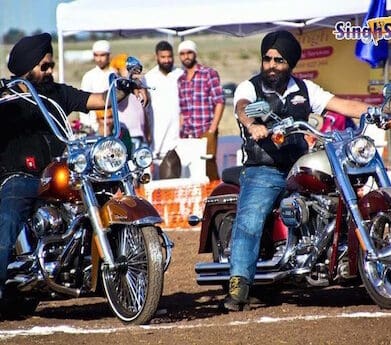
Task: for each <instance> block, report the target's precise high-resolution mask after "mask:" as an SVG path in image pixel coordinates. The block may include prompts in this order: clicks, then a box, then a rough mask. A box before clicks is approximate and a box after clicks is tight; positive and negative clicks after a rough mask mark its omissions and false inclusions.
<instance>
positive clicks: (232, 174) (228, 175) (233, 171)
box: [221, 165, 243, 186]
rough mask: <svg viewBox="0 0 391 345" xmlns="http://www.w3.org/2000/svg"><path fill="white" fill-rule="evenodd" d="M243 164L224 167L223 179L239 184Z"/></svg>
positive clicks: (226, 181)
mask: <svg viewBox="0 0 391 345" xmlns="http://www.w3.org/2000/svg"><path fill="white" fill-rule="evenodd" d="M242 168H243V166H242V165H239V166H234V167H229V168H227V169H224V170H223V172H222V174H221V179H222V180H223V182H225V183H230V184H235V185H237V186H239V176H240V172H241V171H242Z"/></svg>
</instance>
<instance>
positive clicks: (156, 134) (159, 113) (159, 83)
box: [144, 66, 183, 156]
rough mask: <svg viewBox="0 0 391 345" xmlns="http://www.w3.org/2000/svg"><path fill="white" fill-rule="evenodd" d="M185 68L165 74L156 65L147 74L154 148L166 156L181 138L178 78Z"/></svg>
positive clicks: (157, 152)
mask: <svg viewBox="0 0 391 345" xmlns="http://www.w3.org/2000/svg"><path fill="white" fill-rule="evenodd" d="M182 73H183V70H182V69H180V68H173V70H172V71H171V72H170V73H168V74H167V75H164V74H163V73H162V72H161V71H160V70H159V66H155V67H154V68H152V69H151V70H150V71H149V72H148V73H146V74H145V77H144V78H145V82H146V84H147V85H148V86H149V87H150V88H151V89H149V90H148V91H149V94H150V100H151V105H150V106H149V107H148V112H149V116H150V121H151V128H152V150H153V153H154V155H155V156H156V155H157V154H159V153H160V154H161V155H162V156H164V154H165V153H167V151H169V150H172V149H174V148H175V147H176V146H177V144H178V140H179V114H180V108H179V97H178V84H177V81H178V78H179V77H180V76H181V75H182Z"/></svg>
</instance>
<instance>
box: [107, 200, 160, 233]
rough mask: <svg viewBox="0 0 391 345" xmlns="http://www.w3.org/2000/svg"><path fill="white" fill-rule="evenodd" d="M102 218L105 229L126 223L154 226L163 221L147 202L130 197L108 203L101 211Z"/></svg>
mask: <svg viewBox="0 0 391 345" xmlns="http://www.w3.org/2000/svg"><path fill="white" fill-rule="evenodd" d="M100 216H101V220H102V224H103V226H104V227H109V226H110V225H111V224H125V223H133V224H142V225H154V224H156V223H162V221H163V220H162V218H161V217H160V215H159V213H158V212H157V211H156V209H155V208H154V207H153V206H152V205H151V204H150V203H149V202H148V201H147V200H145V199H143V198H140V197H137V196H130V195H124V196H122V197H120V198H112V199H110V200H109V201H107V202H106V203H105V204H104V205H103V206H102V208H101V209H100Z"/></svg>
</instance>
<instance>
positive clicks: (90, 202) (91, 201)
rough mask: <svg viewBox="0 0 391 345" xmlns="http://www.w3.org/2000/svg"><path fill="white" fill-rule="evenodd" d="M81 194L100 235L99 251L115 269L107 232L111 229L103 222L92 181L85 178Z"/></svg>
mask: <svg viewBox="0 0 391 345" xmlns="http://www.w3.org/2000/svg"><path fill="white" fill-rule="evenodd" d="M81 195H82V197H83V200H84V204H85V206H86V208H87V214H88V217H89V218H90V221H91V224H92V228H93V229H94V233H95V235H96V236H97V237H98V243H99V246H100V248H98V250H99V253H100V255H101V256H102V259H103V261H104V263H105V264H106V265H108V266H109V268H110V269H113V268H114V267H115V263H114V257H113V252H112V251H111V246H110V244H109V241H108V239H107V233H108V232H109V230H110V229H108V228H105V227H104V226H103V224H102V220H101V218H100V212H99V210H100V208H99V204H98V201H97V200H96V197H95V193H94V190H93V188H92V185H91V182H90V181H87V180H83V183H82V188H81Z"/></svg>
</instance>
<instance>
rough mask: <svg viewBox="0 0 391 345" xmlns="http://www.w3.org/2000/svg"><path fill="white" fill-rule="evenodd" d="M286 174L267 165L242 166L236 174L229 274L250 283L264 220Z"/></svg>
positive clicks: (281, 186) (277, 195)
mask: <svg viewBox="0 0 391 345" xmlns="http://www.w3.org/2000/svg"><path fill="white" fill-rule="evenodd" d="M285 178H286V175H285V174H284V173H282V172H280V171H278V170H277V169H275V168H272V167H267V166H254V167H245V168H244V169H243V170H242V172H241V174H240V178H239V181H240V193H239V199H238V206H237V215H236V219H235V222H234V225H233V229H232V239H231V267H230V275H231V277H233V276H241V277H244V278H246V279H247V280H248V281H249V282H250V283H251V282H252V281H253V280H254V276H255V271H256V265H257V261H258V255H259V247H260V241H261V237H262V232H263V227H264V224H265V221H266V217H267V216H268V214H270V212H271V211H272V210H273V207H274V203H275V201H276V199H277V198H278V197H279V195H280V194H281V193H282V192H283V191H284V189H285V186H286V182H285Z"/></svg>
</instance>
